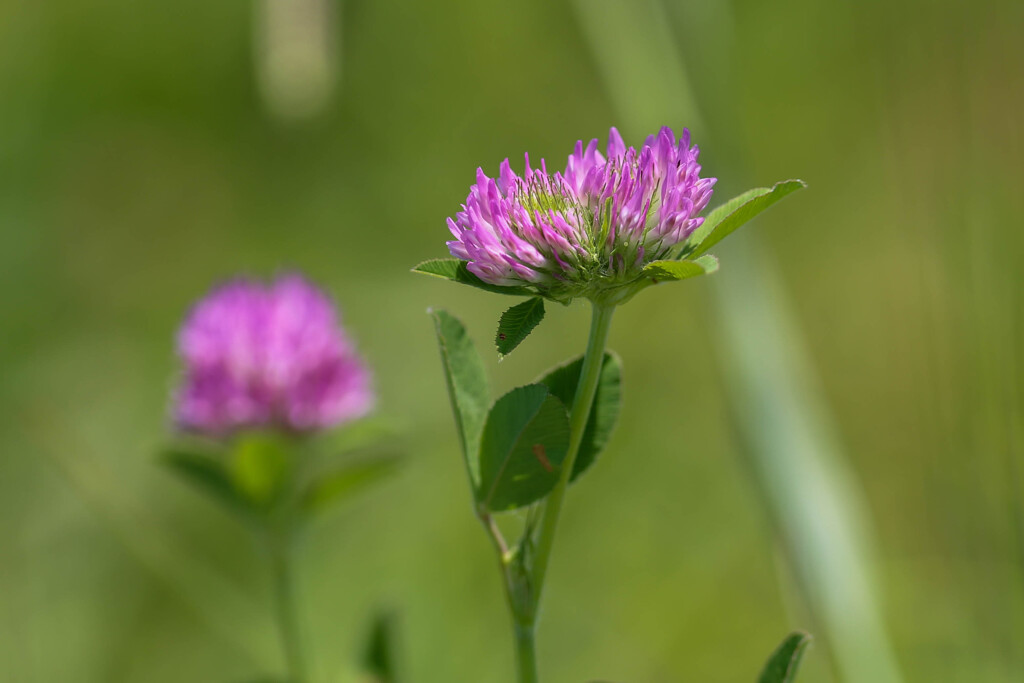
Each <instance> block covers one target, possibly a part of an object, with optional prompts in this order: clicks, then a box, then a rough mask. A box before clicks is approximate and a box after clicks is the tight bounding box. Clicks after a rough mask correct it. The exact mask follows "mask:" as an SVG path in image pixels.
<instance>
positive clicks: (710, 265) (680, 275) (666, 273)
mask: <svg viewBox="0 0 1024 683" xmlns="http://www.w3.org/2000/svg"><path fill="white" fill-rule="evenodd" d="M716 270H718V259H716V258H715V257H714V256H712V255H711V254H706V255H704V256H701V257H700V258H697V259H694V260H692V261H651V262H650V263H648V264H647V265H646V266H644V270H643V275H644V277H646V278H650V279H651V280H655V281H656V282H671V281H675V280H686V279H688V278H691V277H697V276H698V275H710V274H711V273H713V272H715V271H716Z"/></svg>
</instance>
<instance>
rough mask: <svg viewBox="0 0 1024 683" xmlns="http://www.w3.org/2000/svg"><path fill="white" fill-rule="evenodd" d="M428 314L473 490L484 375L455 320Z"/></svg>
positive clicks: (487, 396) (485, 401)
mask: <svg viewBox="0 0 1024 683" xmlns="http://www.w3.org/2000/svg"><path fill="white" fill-rule="evenodd" d="M429 313H430V315H431V316H432V317H433V318H434V329H435V330H436V332H437V343H438V345H439V346H440V347H441V362H442V364H443V365H444V375H445V379H446V380H447V382H448V398H449V399H450V400H451V404H452V413H454V415H455V423H456V427H457V428H458V432H459V441H460V442H461V443H462V455H463V457H464V458H465V460H466V471H467V472H468V473H469V479H470V484H471V485H472V486H473V489H474V490H475V489H476V488H477V486H478V485H479V483H480V432H481V431H482V430H483V426H484V421H485V420H486V419H487V408H488V406H489V405H490V402H491V392H490V390H489V389H488V388H487V375H486V373H485V372H484V364H483V361H481V360H480V355H479V354H478V353H477V352H476V348H475V347H474V346H473V340H471V339H470V338H469V334H468V333H467V332H466V328H465V327H464V326H463V324H462V323H461V322H460V321H459V319H458V318H456V317H455V316H453V315H451V314H450V313H448V312H447V311H429Z"/></svg>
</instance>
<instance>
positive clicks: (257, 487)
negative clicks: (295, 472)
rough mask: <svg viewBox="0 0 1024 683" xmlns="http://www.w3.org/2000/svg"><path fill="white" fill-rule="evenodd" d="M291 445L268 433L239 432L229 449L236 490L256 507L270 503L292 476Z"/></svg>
mask: <svg viewBox="0 0 1024 683" xmlns="http://www.w3.org/2000/svg"><path fill="white" fill-rule="evenodd" d="M292 450H293V446H292V444H290V443H288V442H287V441H286V439H285V438H284V437H282V436H279V435H277V434H272V433H255V434H243V435H240V436H239V437H238V438H237V439H236V440H235V442H234V444H233V446H232V448H231V475H232V479H233V481H234V484H235V488H236V490H237V491H238V492H239V493H241V494H242V495H243V496H245V498H246V499H248V500H249V501H251V502H252V503H253V504H255V505H257V506H263V507H266V506H270V505H271V504H273V503H274V502H276V501H277V500H278V499H279V498H280V496H281V495H282V493H283V491H284V489H285V487H286V486H287V484H288V483H289V480H290V478H291V476H292V468H293V465H294V463H293V457H294V453H293V452H292Z"/></svg>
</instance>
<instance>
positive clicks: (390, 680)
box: [363, 612, 399, 683]
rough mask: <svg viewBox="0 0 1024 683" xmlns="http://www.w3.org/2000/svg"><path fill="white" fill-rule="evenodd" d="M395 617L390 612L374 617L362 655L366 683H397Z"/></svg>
mask: <svg viewBox="0 0 1024 683" xmlns="http://www.w3.org/2000/svg"><path fill="white" fill-rule="evenodd" d="M395 631H396V628H395V617H394V615H393V614H392V613H390V612H380V613H378V614H377V616H376V617H374V620H373V627H372V628H371V629H370V638H369V640H368V641H367V643H366V651H365V652H364V654H363V669H364V671H365V673H366V674H367V675H368V676H369V677H370V678H369V680H368V681H367V683H397V681H398V679H399V677H398V673H397V669H398V666H397V664H396V661H397V659H398V657H397V655H396V654H395V651H396V650H397V646H396V644H395V643H396V641H397V640H398V638H397V636H396V635H395Z"/></svg>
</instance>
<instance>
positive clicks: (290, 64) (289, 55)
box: [253, 0, 340, 121]
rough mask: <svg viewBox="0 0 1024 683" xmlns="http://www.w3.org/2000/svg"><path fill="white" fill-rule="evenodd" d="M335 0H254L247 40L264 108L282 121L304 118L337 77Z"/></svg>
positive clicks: (316, 109) (325, 100)
mask: <svg viewBox="0 0 1024 683" xmlns="http://www.w3.org/2000/svg"><path fill="white" fill-rule="evenodd" d="M339 3H340V0H258V2H256V3H255V4H254V6H253V7H254V32H255V40H254V41H253V45H254V49H255V54H254V58H255V61H256V72H257V81H258V83H259V88H260V93H261V94H262V96H263V101H264V103H265V104H266V106H267V109H268V110H269V111H270V113H271V114H272V115H274V116H275V117H276V118H278V119H281V120H283V121H296V120H302V119H308V118H312V117H314V116H316V115H317V114H319V113H321V112H322V111H323V110H324V109H325V108H326V107H327V105H328V104H329V103H330V100H331V96H332V94H333V91H334V89H335V86H336V83H337V80H338V70H339V63H340V57H339V53H340V51H339V49H338V35H337V31H336V30H335V29H336V26H337V24H336V18H337V16H336V15H337V13H336V6H337V5H338V4H339Z"/></svg>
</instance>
